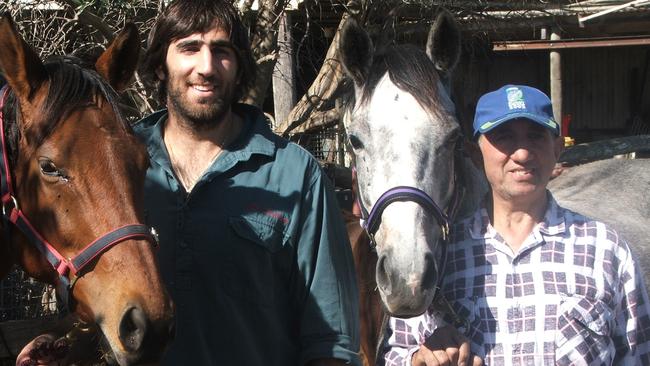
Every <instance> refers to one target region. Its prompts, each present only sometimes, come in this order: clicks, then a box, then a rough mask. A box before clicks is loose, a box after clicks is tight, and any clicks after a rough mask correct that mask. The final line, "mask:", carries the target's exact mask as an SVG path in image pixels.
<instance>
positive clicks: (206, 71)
mask: <svg viewBox="0 0 650 366" xmlns="http://www.w3.org/2000/svg"><path fill="white" fill-rule="evenodd" d="M214 62H215V57H214V55H213V54H212V50H210V48H208V47H202V48H201V52H200V53H199V60H198V64H197V67H196V69H197V72H198V73H199V74H201V75H203V76H210V75H212V74H214V70H215V66H214Z"/></svg>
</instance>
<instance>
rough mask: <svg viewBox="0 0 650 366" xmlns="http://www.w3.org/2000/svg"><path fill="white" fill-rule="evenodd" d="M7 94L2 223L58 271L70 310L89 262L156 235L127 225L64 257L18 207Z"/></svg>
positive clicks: (0, 143) (0, 151) (0, 163)
mask: <svg viewBox="0 0 650 366" xmlns="http://www.w3.org/2000/svg"><path fill="white" fill-rule="evenodd" d="M7 94H8V88H7V87H6V86H5V87H4V88H3V89H2V90H0V201H1V203H2V217H3V219H4V220H5V222H9V223H11V224H13V225H14V226H15V227H16V228H18V229H19V230H20V231H21V232H22V233H23V234H24V235H25V236H26V237H27V239H28V240H29V241H30V242H31V243H32V244H33V245H34V246H36V248H37V249H38V250H39V251H40V252H41V254H43V256H45V258H46V259H47V261H48V262H50V264H51V265H52V267H53V268H54V269H55V270H56V271H57V273H58V275H59V277H58V281H57V283H56V288H57V293H58V294H59V297H60V298H61V299H62V300H63V301H64V302H65V303H66V305H67V306H68V308H70V310H72V309H71V307H72V304H73V298H72V290H73V288H74V284H75V283H76V282H77V279H79V277H81V276H83V274H84V273H86V272H89V271H90V269H89V268H90V267H89V264H90V263H92V262H93V261H94V260H95V259H97V258H98V257H99V256H101V254H102V253H104V252H105V251H107V250H108V249H110V248H112V247H113V246H115V245H116V244H118V243H121V242H123V241H125V240H146V241H148V242H150V243H152V244H153V245H154V247H156V246H157V245H158V237H157V234H156V232H155V230H153V228H149V227H148V226H146V225H142V224H128V225H124V226H122V227H119V228H117V229H114V230H111V231H109V232H108V233H106V234H104V235H102V236H100V237H99V238H97V239H95V240H94V241H93V242H91V243H90V244H88V245H87V246H86V247H85V248H83V249H82V250H81V251H80V252H79V253H78V254H77V255H76V256H74V257H71V258H66V257H65V256H63V255H62V254H61V253H60V252H59V251H58V250H56V249H55V248H54V246H53V245H52V244H50V243H49V242H48V241H47V240H46V239H45V238H44V237H43V236H42V235H41V234H40V233H39V232H38V230H36V228H35V227H34V226H33V225H32V224H31V223H30V221H29V219H27V216H26V215H25V214H24V212H23V211H22V210H21V209H20V207H19V205H18V200H17V199H16V196H15V194H14V188H13V182H12V181H11V172H10V171H9V161H8V159H9V158H8V154H7V145H6V143H5V133H4V118H3V107H4V104H5V99H6V98H7ZM8 229H9V227H8V225H5V227H4V230H5V231H7V230H8Z"/></svg>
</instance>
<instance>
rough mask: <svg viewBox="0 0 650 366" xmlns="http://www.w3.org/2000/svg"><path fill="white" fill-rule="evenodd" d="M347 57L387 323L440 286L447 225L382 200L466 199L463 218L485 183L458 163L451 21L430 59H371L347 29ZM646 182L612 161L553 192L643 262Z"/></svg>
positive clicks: (391, 53)
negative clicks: (398, 192)
mask: <svg viewBox="0 0 650 366" xmlns="http://www.w3.org/2000/svg"><path fill="white" fill-rule="evenodd" d="M341 54H342V56H341V61H342V63H343V66H344V69H345V72H346V74H347V75H348V76H349V77H350V78H351V79H352V80H353V82H354V96H353V97H354V98H353V99H352V100H351V101H350V102H349V103H348V105H347V110H346V113H345V116H344V124H345V128H346V132H347V134H348V138H349V141H350V145H351V146H352V149H353V152H354V155H355V160H356V169H357V180H358V190H359V192H358V194H359V201H360V204H361V206H362V207H363V208H365V211H366V216H367V215H368V213H371V212H372V211H373V208H375V206H377V202H378V201H379V202H380V206H382V207H381V209H380V210H379V215H378V216H379V219H375V221H376V222H375V225H374V227H372V226H373V225H371V229H372V230H371V232H373V234H374V235H373V236H374V242H375V244H376V252H377V256H378V260H377V266H376V282H377V288H378V289H379V292H380V295H381V299H382V302H383V303H384V306H385V308H386V310H387V311H388V312H390V313H391V314H393V315H397V316H402V317H407V316H412V315H416V314H420V313H422V312H423V311H424V310H425V309H426V308H427V306H429V304H430V303H431V301H432V299H433V297H434V294H435V290H436V285H437V283H438V281H439V278H440V277H439V271H440V268H441V257H442V256H443V253H444V252H443V250H442V248H443V242H444V241H443V240H442V238H443V233H444V229H443V227H444V220H440V218H439V216H440V215H439V213H436V212H435V211H436V209H435V208H432V207H433V206H432V205H431V204H430V203H427V202H429V201H428V200H423V201H418V200H417V199H407V198H405V196H400V197H398V198H397V199H392V200H389V202H385V200H384V199H385V197H386V194H385V193H386V192H393V191H392V190H393V188H394V187H404V186H406V187H410V188H413V189H415V190H416V191H413V192H416V193H412V195H413V196H415V195H421V194H422V193H424V194H426V195H428V196H429V197H430V200H431V201H433V202H434V203H435V206H437V207H438V208H440V209H441V210H442V211H446V213H447V214H451V212H448V211H450V208H451V207H452V206H456V205H455V203H454V202H453V201H454V197H456V196H455V193H458V192H464V195H463V197H464V199H463V202H462V203H463V204H462V207H461V208H460V209H459V211H458V213H457V215H456V217H461V216H465V215H467V214H469V213H471V212H473V210H474V209H475V207H476V205H477V204H478V203H479V202H480V200H481V198H482V196H483V195H484V193H485V192H486V188H485V187H486V182H485V178H484V176H483V175H482V173H480V172H479V171H478V170H477V169H476V168H474V166H473V165H472V163H471V162H470V160H468V159H464V158H461V157H459V155H457V154H459V153H458V151H459V149H457V147H458V146H459V139H460V136H461V134H460V131H461V129H460V126H459V123H458V121H457V120H456V118H455V110H454V104H453V102H452V101H451V99H450V97H449V94H448V92H447V90H446V88H445V84H446V83H447V81H448V80H449V77H450V74H451V71H452V69H453V67H454V66H455V64H456V63H457V61H458V58H459V55H460V35H459V32H458V29H457V27H456V23H455V21H454V20H453V19H452V18H451V16H449V15H448V14H446V13H442V14H441V15H439V16H438V18H437V19H436V21H435V22H434V25H433V26H432V29H431V31H430V34H429V37H428V42H427V46H426V55H425V53H424V52H422V51H420V50H418V49H416V48H414V47H412V46H407V45H401V46H390V47H387V48H386V49H385V50H383V51H381V52H378V53H374V52H373V45H372V42H371V40H370V38H369V36H368V34H367V33H366V32H365V31H364V30H362V29H361V28H360V27H359V26H358V25H357V24H356V23H355V22H351V23H350V24H349V25H348V26H347V27H346V28H345V29H344V30H343V34H342V38H341ZM427 56H428V57H427ZM460 172H462V173H461V174H459V173H460ZM458 177H462V179H458ZM461 181H464V182H465V183H466V184H460V182H461ZM648 182H650V161H648V160H638V161H631V160H613V161H602V162H596V163H592V164H587V165H585V166H581V167H576V168H573V169H570V170H569V171H568V172H565V173H564V174H562V175H561V176H560V177H558V178H556V179H555V180H553V181H552V183H551V185H550V189H551V190H552V192H553V193H554V194H555V196H556V198H557V199H558V201H559V202H560V204H562V205H564V206H566V207H568V208H570V209H573V210H575V211H577V212H579V213H582V214H584V215H586V216H589V217H593V218H596V219H599V220H601V221H604V222H606V223H609V224H610V225H611V226H612V227H614V228H617V229H618V230H619V232H620V233H621V234H622V235H623V236H624V237H625V238H626V239H627V241H628V242H629V243H630V245H631V246H632V249H633V251H635V252H636V253H638V254H639V255H642V257H643V258H644V259H645V256H643V254H644V253H646V252H648V249H650V248H648V247H649V246H650V239H648V238H650V225H648V223H649V222H648V221H649V220H648V217H649V216H650V204H649V202H650V200H649V199H648V198H647V196H646V192H648V188H650V187H649V183H648ZM463 186H464V188H463ZM410 188H409V189H410ZM392 197H393V196H391V198H392ZM424 201H426V202H424ZM423 202H424V203H423ZM382 210H383V211H382ZM362 211H364V210H363V209H362ZM376 211H377V210H376ZM452 211H453V210H452ZM375 214H376V212H375ZM375 216H377V215H375ZM450 216H453V215H450ZM451 219H453V217H451ZM371 221H372V220H371ZM377 221H378V223H377ZM648 261H650V260H648ZM646 268H649V269H650V264H648V265H646ZM364 280H367V279H363V278H360V281H364ZM649 282H650V281H648V280H646V283H649Z"/></svg>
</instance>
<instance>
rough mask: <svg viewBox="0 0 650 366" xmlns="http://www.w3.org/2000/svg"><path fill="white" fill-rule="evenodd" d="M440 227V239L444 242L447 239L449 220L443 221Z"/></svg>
mask: <svg viewBox="0 0 650 366" xmlns="http://www.w3.org/2000/svg"><path fill="white" fill-rule="evenodd" d="M440 228H441V231H442V240H443V241H445V242H446V241H447V240H448V239H449V222H445V224H444V225H442V226H441V227H440Z"/></svg>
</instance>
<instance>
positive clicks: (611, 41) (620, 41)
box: [492, 36, 650, 51]
mask: <svg viewBox="0 0 650 366" xmlns="http://www.w3.org/2000/svg"><path fill="white" fill-rule="evenodd" d="M644 45H650V36H640V37H611V38H588V39H581V38H574V39H563V40H558V41H556V40H540V41H538V40H534V41H519V42H516V41H515V42H494V45H493V47H492V50H493V51H531V50H553V49H569V48H592V47H621V46H644Z"/></svg>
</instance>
